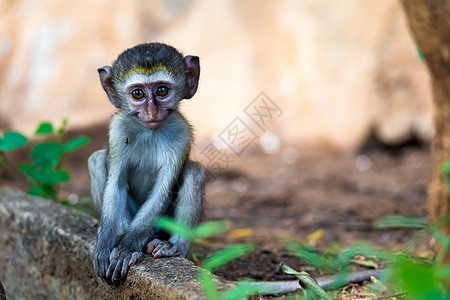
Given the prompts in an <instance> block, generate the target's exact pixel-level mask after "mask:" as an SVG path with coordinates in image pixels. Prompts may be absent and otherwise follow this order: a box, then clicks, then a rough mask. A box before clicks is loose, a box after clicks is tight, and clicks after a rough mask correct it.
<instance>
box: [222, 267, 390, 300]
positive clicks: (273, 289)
mask: <svg viewBox="0 0 450 300" xmlns="http://www.w3.org/2000/svg"><path fill="white" fill-rule="evenodd" d="M384 271H385V269H384V270H367V271H359V272H353V273H350V274H349V275H348V276H347V277H346V278H345V281H344V282H343V284H345V285H346V284H349V283H357V282H363V281H367V280H370V277H372V276H374V277H379V276H380V274H381V273H382V272H384ZM336 279H337V276H324V277H319V278H316V280H317V283H318V284H319V286H320V287H321V288H323V289H324V290H326V289H329V288H330V287H333V283H334V282H335V280H336ZM225 282H227V283H236V282H232V281H225ZM240 283H245V284H249V285H251V286H253V287H254V288H256V289H257V290H258V292H259V294H260V295H277V294H286V293H289V292H293V291H295V290H300V289H302V287H301V286H300V284H299V281H298V280H287V281H273V282H271V281H265V282H262V281H259V282H240ZM238 284H239V283H238Z"/></svg>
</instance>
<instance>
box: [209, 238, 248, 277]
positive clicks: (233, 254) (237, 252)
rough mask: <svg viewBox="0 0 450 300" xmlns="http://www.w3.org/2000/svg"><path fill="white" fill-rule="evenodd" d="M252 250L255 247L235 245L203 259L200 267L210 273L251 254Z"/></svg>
mask: <svg viewBox="0 0 450 300" xmlns="http://www.w3.org/2000/svg"><path fill="white" fill-rule="evenodd" d="M254 248H255V246H254V245H252V244H237V245H233V246H230V247H227V248H224V249H221V250H219V251H216V252H214V253H213V254H212V255H211V257H209V258H207V259H205V260H204V261H203V262H202V267H204V268H205V269H207V270H210V271H212V270H215V269H217V268H220V267H222V266H224V265H226V264H227V263H229V262H231V261H232V260H234V259H236V258H238V257H240V256H242V255H244V254H247V253H249V252H252V251H253V250H254Z"/></svg>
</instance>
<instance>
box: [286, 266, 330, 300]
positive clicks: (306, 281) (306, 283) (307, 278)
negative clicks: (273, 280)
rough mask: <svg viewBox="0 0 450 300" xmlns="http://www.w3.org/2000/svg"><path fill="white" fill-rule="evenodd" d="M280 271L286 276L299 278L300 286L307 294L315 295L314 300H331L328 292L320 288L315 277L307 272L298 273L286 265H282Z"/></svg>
mask: <svg viewBox="0 0 450 300" xmlns="http://www.w3.org/2000/svg"><path fill="white" fill-rule="evenodd" d="M280 269H281V270H282V271H283V272H284V273H286V274H290V275H294V276H295V277H297V279H298V281H299V283H300V286H301V287H302V288H303V289H304V290H305V291H306V292H308V293H311V294H313V295H314V299H326V300H331V298H330V296H328V294H327V292H325V290H324V289H322V288H321V287H320V286H319V284H318V283H317V281H316V280H315V279H314V277H312V276H311V275H309V274H308V273H306V272H305V271H302V272H298V271H296V270H294V269H292V268H290V267H289V266H286V265H285V264H284V263H280Z"/></svg>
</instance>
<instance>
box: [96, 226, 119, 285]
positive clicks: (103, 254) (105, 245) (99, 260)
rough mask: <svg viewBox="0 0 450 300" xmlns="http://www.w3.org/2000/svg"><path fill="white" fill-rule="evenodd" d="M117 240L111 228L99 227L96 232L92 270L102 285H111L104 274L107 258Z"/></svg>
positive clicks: (106, 268)
mask: <svg viewBox="0 0 450 300" xmlns="http://www.w3.org/2000/svg"><path fill="white" fill-rule="evenodd" d="M116 239H117V236H116V234H115V232H114V231H113V230H112V229H111V226H104V225H100V227H99V230H98V241H97V247H96V248H95V252H94V270H95V273H97V276H98V277H99V278H100V279H101V280H102V281H103V283H106V284H111V281H110V280H109V279H108V278H107V276H106V272H107V271H108V266H109V256H110V254H111V251H112V249H113V247H114V243H115V241H116Z"/></svg>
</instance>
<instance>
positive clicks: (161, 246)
mask: <svg viewBox="0 0 450 300" xmlns="http://www.w3.org/2000/svg"><path fill="white" fill-rule="evenodd" d="M183 248H185V247H182V246H181V245H179V244H178V243H175V242H174V243H172V242H170V241H161V240H159V239H154V240H152V241H151V242H150V243H148V244H147V250H146V252H147V253H150V254H151V255H153V257H154V258H160V257H172V256H181V257H185V256H186V253H187V251H184V250H183ZM187 248H189V247H187ZM184 252H186V253H184Z"/></svg>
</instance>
